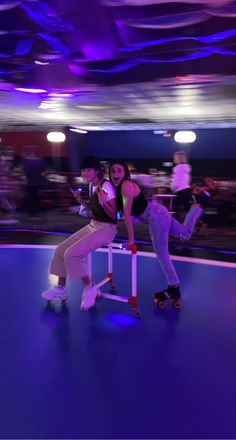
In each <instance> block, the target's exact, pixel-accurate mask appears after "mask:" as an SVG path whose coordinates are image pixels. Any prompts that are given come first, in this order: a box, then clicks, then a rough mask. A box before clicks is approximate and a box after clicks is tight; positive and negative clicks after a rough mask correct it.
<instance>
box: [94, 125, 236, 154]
mask: <svg viewBox="0 0 236 440" xmlns="http://www.w3.org/2000/svg"><path fill="white" fill-rule="evenodd" d="M195 132H196V134H197V139H196V141H195V142H194V143H193V144H177V143H176V142H175V140H174V139H173V137H168V138H167V137H164V136H163V135H155V134H153V131H146V130H145V131H143V130H140V131H123V132H122V131H109V132H104V131H103V132H90V133H89V134H88V135H87V138H88V139H87V142H88V147H89V152H90V153H91V154H97V155H99V156H107V157H129V158H130V157H133V158H164V157H165V158H166V157H167V158H169V159H171V158H172V156H173V153H174V152H175V151H177V150H185V151H187V152H188V154H189V157H190V158H191V159H205V158H208V159H213V158H215V159H221V158H222V159H231V158H232V159H236V129H221V130H195Z"/></svg>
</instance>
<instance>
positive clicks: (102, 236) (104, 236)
mask: <svg viewBox="0 0 236 440" xmlns="http://www.w3.org/2000/svg"><path fill="white" fill-rule="evenodd" d="M83 229H84V228H83ZM115 235H116V225H112V224H109V223H100V222H95V221H92V222H91V223H90V225H89V233H88V234H85V235H84V236H83V237H81V238H80V240H78V241H76V242H74V243H73V244H72V245H71V246H70V247H69V248H67V250H66V251H65V253H64V260H65V266H66V269H67V271H68V275H69V276H70V278H78V277H81V278H83V279H84V281H85V282H86V279H87V277H88V270H87V265H86V261H85V257H86V256H87V255H88V254H89V253H90V252H92V251H94V250H96V249H98V248H99V247H101V246H104V245H105V244H108V243H110V242H111V241H112V240H113V238H114V237H115Z"/></svg>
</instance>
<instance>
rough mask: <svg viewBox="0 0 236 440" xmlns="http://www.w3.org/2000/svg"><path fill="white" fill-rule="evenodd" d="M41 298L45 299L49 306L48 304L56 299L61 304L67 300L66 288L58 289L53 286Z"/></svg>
mask: <svg viewBox="0 0 236 440" xmlns="http://www.w3.org/2000/svg"><path fill="white" fill-rule="evenodd" d="M41 296H42V298H43V299H46V301H47V302H48V304H50V302H51V301H52V300H54V299H56V298H58V299H60V300H61V301H62V303H63V304H64V303H65V302H66V300H67V299H68V293H67V289H66V287H59V286H54V287H52V288H51V289H49V290H45V291H44V292H43V293H42V295H41Z"/></svg>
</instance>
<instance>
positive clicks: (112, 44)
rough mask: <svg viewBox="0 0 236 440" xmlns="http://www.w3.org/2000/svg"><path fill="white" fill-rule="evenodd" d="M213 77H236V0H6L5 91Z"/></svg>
mask: <svg viewBox="0 0 236 440" xmlns="http://www.w3.org/2000/svg"><path fill="white" fill-rule="evenodd" d="M208 73H209V74H214V73H220V74H221V73H222V74H235V73H236V1H230V0H211V1H210V0H209V1H207V0H175V1H174V2H172V1H171V0H80V1H78V0H67V1H65V0H44V1H40V0H21V1H20V0H19V1H16V0H15V1H14V0H1V1H0V88H1V84H4V87H6V84H9V86H10V85H12V86H16V85H17V86H21V87H26V86H27V87H41V88H45V89H50V90H52V91H53V90H58V89H61V90H68V89H69V90H72V91H75V92H76V90H78V89H79V88H80V86H81V84H87V83H90V84H91V83H92V84H102V85H112V84H120V83H129V82H143V81H149V80H155V79H158V78H162V77H171V76H177V75H190V74H191V75H193V74H196V75H199V74H203V75H206V74H208Z"/></svg>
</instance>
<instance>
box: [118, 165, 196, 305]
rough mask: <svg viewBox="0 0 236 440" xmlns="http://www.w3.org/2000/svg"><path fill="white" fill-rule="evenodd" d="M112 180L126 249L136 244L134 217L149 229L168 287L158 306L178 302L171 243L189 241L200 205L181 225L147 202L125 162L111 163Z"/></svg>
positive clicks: (168, 213)
mask: <svg viewBox="0 0 236 440" xmlns="http://www.w3.org/2000/svg"><path fill="white" fill-rule="evenodd" d="M109 176H110V180H111V182H112V184H113V185H114V186H115V188H116V203H117V210H118V211H122V212H123V215H124V221H125V225H126V229H127V234H128V241H127V243H125V245H126V246H127V247H130V246H132V245H133V244H134V229H133V223H132V216H135V217H139V218H141V219H142V220H143V221H145V222H146V223H148V225H149V232H150V236H151V240H152V244H153V248H154V251H155V253H156V256H157V258H158V261H159V263H160V265H161V268H162V270H163V272H164V274H165V277H166V280H167V283H168V287H167V288H166V289H165V290H164V291H161V292H158V293H156V294H155V300H156V302H158V301H159V300H161V299H163V300H165V299H177V300H179V299H180V288H179V284H180V282H179V278H178V275H177V273H176V270H175V268H174V265H173V263H172V261H171V258H170V255H169V250H168V239H169V236H173V237H175V238H178V239H180V240H189V239H190V237H191V235H192V233H193V229H194V226H195V224H196V221H197V220H198V218H199V217H200V216H201V215H202V212H203V209H202V208H201V206H200V205H199V204H197V203H196V204H194V205H193V206H192V207H191V209H190V211H189V212H188V214H187V216H186V218H185V221H184V223H183V224H181V223H179V222H178V221H177V220H175V219H174V218H173V217H172V216H171V214H170V212H169V211H168V210H167V209H166V207H165V206H163V205H161V204H159V203H153V202H151V201H150V202H148V201H147V200H146V198H145V196H144V195H143V193H142V190H141V188H140V187H139V186H138V185H137V183H136V182H134V181H133V180H132V179H131V178H130V173H129V169H128V166H127V164H126V162H124V161H123V160H118V159H115V160H113V161H112V162H111V163H110V167H109Z"/></svg>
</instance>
